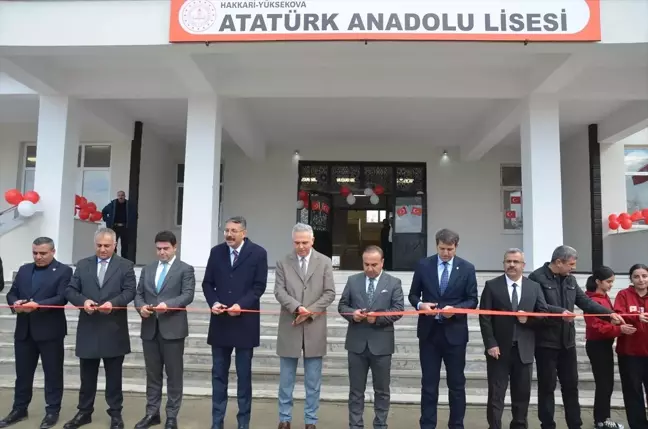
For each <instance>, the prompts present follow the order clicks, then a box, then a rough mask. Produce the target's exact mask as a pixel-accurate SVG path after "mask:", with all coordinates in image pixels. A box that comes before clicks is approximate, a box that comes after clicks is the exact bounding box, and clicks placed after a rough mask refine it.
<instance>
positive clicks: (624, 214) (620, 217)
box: [619, 213, 630, 220]
mask: <svg viewBox="0 0 648 429" xmlns="http://www.w3.org/2000/svg"><path fill="white" fill-rule="evenodd" d="M623 219H630V215H629V214H628V213H621V214H620V215H619V220H623Z"/></svg>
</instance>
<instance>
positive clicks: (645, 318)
mask: <svg viewBox="0 0 648 429" xmlns="http://www.w3.org/2000/svg"><path fill="white" fill-rule="evenodd" d="M639 320H641V321H642V322H643V323H648V316H646V314H645V313H641V314H640V315H639Z"/></svg>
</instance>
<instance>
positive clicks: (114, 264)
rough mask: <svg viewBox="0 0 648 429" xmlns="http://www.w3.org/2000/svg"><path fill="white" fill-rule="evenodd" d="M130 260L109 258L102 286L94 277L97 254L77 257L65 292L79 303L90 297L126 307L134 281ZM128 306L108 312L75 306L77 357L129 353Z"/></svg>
mask: <svg viewBox="0 0 648 429" xmlns="http://www.w3.org/2000/svg"><path fill="white" fill-rule="evenodd" d="M133 266H134V265H133V263H132V262H131V261H129V260H127V259H124V258H122V257H120V256H117V255H116V254H115V255H113V256H112V258H111V259H110V263H109V264H108V267H107V269H106V275H105V276H104V283H103V286H101V287H100V286H99V279H98V278H97V257H96V256H94V255H93V256H90V257H89V258H85V259H81V260H80V261H79V262H78V263H77V266H76V270H75V271H74V275H73V276H72V279H71V280H70V284H69V285H68V287H67V289H66V291H65V296H66V297H67V299H68V301H70V302H71V303H72V304H74V305H75V306H78V307H81V306H83V303H84V302H85V301H86V300H88V299H91V300H93V301H94V302H96V303H97V304H98V305H102V304H104V303H106V302H110V303H112V305H113V307H126V306H127V305H128V304H129V303H130V302H131V301H132V300H133V298H135V290H136V285H137V281H136V280H135V270H134V268H133ZM127 313H128V310H126V309H123V310H113V311H112V312H110V313H108V314H103V313H100V312H99V311H95V312H94V313H93V314H88V313H86V312H85V310H83V309H80V310H79V322H78V324H77V335H76V355H77V357H79V358H81V359H99V358H110V357H117V356H124V355H126V354H128V353H130V351H131V348H130V336H129V332H128V314H127Z"/></svg>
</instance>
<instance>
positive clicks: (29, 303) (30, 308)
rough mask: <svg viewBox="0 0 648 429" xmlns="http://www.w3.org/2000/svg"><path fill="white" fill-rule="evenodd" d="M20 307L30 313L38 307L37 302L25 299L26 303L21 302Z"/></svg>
mask: <svg viewBox="0 0 648 429" xmlns="http://www.w3.org/2000/svg"><path fill="white" fill-rule="evenodd" d="M21 307H22V311H24V312H25V313H31V312H32V311H34V310H36V309H37V308H38V304H37V303H35V302H34V301H27V302H26V303H24V304H22V305H21Z"/></svg>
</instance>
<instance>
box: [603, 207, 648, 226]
mask: <svg viewBox="0 0 648 429" xmlns="http://www.w3.org/2000/svg"><path fill="white" fill-rule="evenodd" d="M640 220H648V209H643V210H641V211H639V210H637V211H636V212H634V213H632V214H628V213H621V214H619V215H616V214H611V215H610V216H608V227H609V228H610V229H614V230H618V229H619V228H623V229H625V230H628V229H630V228H632V224H633V222H637V221H640Z"/></svg>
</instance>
